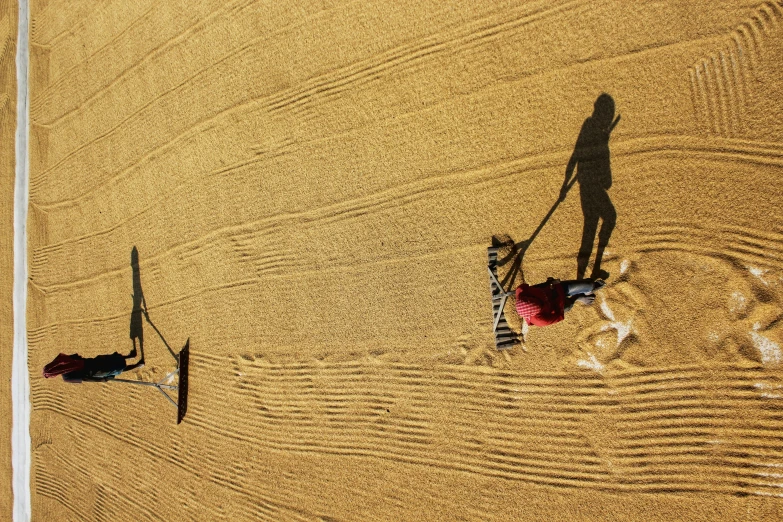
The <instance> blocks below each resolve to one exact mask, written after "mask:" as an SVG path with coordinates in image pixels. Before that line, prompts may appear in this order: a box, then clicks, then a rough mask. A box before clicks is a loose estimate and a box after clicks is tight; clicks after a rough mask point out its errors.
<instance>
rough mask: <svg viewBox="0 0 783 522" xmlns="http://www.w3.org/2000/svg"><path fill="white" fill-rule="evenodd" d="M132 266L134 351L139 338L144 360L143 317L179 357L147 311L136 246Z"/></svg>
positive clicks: (132, 333) (131, 319)
mask: <svg viewBox="0 0 783 522" xmlns="http://www.w3.org/2000/svg"><path fill="white" fill-rule="evenodd" d="M131 268H132V269H133V309H132V310H131V318H130V338H131V339H132V340H133V352H132V353H134V354H135V352H136V341H137V340H138V345H139V350H140V352H141V354H140V355H141V360H142V361H143V360H144V325H143V324H142V317H144V319H146V320H147V323H148V324H149V325H150V326H151V327H152V329H153V330H155V333H157V334H158V337H160V340H161V341H163V344H164V345H166V348H167V349H168V350H169V353H171V355H172V356H173V357H174V359H177V354H176V353H174V350H172V349H171V346H170V345H169V343H168V342H167V341H166V338H165V337H163V334H162V333H160V330H158V327H157V326H155V323H153V322H152V320H150V315H149V313H148V312H147V301H146V300H145V299H144V291H143V290H142V288H141V270H140V269H139V251H138V249H137V248H136V247H135V246H134V247H133V250H131Z"/></svg>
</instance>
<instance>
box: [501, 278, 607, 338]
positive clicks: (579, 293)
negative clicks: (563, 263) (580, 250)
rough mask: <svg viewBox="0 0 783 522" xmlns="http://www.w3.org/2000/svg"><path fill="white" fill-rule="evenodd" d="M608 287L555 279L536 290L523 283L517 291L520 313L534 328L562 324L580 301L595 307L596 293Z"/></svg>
mask: <svg viewBox="0 0 783 522" xmlns="http://www.w3.org/2000/svg"><path fill="white" fill-rule="evenodd" d="M605 284H606V283H605V282H604V281H603V280H601V279H583V280H579V281H563V282H561V281H560V280H559V279H553V278H551V277H550V278H549V279H547V280H546V283H539V284H537V285H533V286H530V285H528V284H525V283H523V284H521V285H520V286H519V287H518V288H517V290H516V309H517V313H518V314H519V316H520V317H522V318H523V319H524V320H525V321H526V322H527V323H528V324H532V325H534V326H547V325H550V324H555V323H559V322H560V321H562V320H563V318H564V317H565V313H566V312H567V311H568V310H570V309H571V308H572V307H573V306H574V303H576V302H577V301H579V302H580V303H583V304H586V305H590V304H593V302H594V301H595V291H596V290H599V289H601V288H602V287H603V286H604V285H605Z"/></svg>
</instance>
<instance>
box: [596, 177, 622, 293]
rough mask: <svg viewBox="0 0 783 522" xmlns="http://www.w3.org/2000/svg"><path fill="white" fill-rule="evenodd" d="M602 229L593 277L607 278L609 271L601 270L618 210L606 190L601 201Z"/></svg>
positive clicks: (599, 235)
mask: <svg viewBox="0 0 783 522" xmlns="http://www.w3.org/2000/svg"><path fill="white" fill-rule="evenodd" d="M600 209H601V231H600V232H599V233H598V248H597V249H596V253H595V264H594V265H593V272H592V275H591V277H594V278H600V279H606V278H608V277H609V272H607V271H606V270H601V260H602V259H603V257H604V250H606V245H608V244H609V238H610V237H611V236H612V231H613V230H614V227H615V225H616V224H617V211H616V210H615V209H614V205H612V202H611V200H610V199H609V194H607V193H606V192H604V197H603V198H602V201H601V206H600Z"/></svg>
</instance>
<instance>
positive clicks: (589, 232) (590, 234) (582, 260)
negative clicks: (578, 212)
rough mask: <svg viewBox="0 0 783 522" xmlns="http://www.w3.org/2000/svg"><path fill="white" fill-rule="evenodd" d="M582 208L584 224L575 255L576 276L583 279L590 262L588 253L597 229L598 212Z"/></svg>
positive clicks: (591, 248)
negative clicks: (580, 240) (580, 242)
mask: <svg viewBox="0 0 783 522" xmlns="http://www.w3.org/2000/svg"><path fill="white" fill-rule="evenodd" d="M585 210H586V209H583V212H584V219H585V224H584V228H583V229H582V244H581V245H580V246H579V253H578V254H577V255H576V278H577V279H584V276H585V272H586V271H587V265H588V263H589V262H590V254H591V253H592V251H593V243H594V242H595V232H596V230H598V214H595V213H593V212H586V211H585Z"/></svg>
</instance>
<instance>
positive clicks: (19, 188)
mask: <svg viewBox="0 0 783 522" xmlns="http://www.w3.org/2000/svg"><path fill="white" fill-rule="evenodd" d="M27 2H28V0H19V39H18V41H17V46H16V82H17V83H16V93H17V101H16V185H15V189H14V356H13V366H12V368H11V401H12V404H13V426H12V428H11V465H12V467H13V491H14V522H29V521H30V518H31V515H32V510H31V506H30V456H31V452H30V376H29V375H28V374H27V196H28V179H29V178H28V176H29V174H30V168H29V164H28V157H29V156H28V148H27V143H28V142H27V138H28V136H29V128H30V122H29V121H28V114H29V110H28V83H27V75H28V64H29V61H30V52H29V47H28V37H29V36H28V27H29V21H30V11H29V6H28V3H27Z"/></svg>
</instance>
